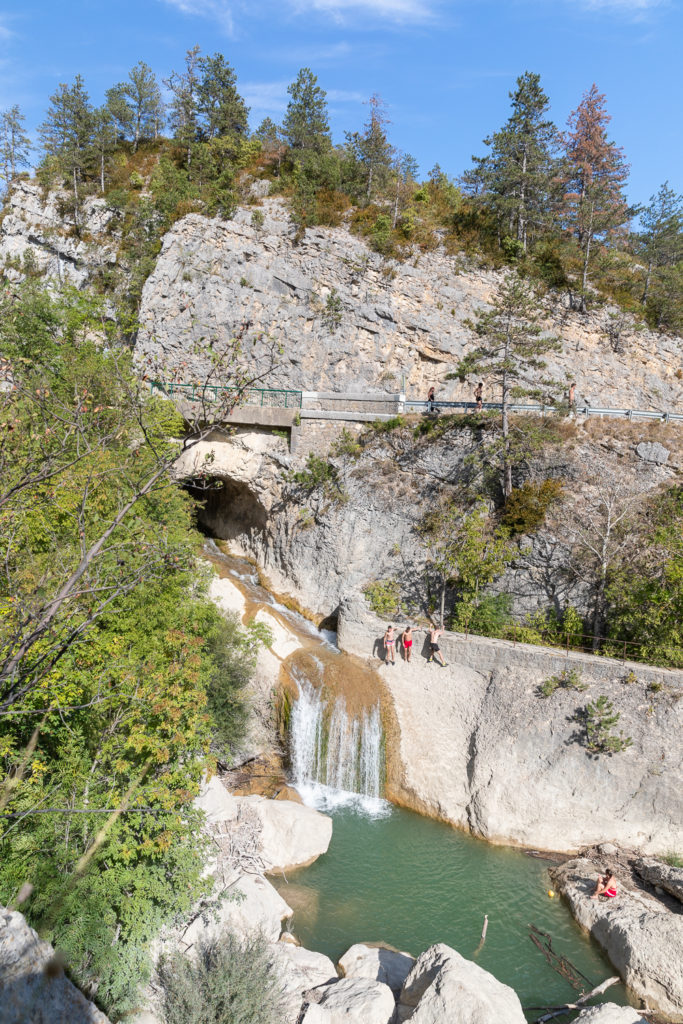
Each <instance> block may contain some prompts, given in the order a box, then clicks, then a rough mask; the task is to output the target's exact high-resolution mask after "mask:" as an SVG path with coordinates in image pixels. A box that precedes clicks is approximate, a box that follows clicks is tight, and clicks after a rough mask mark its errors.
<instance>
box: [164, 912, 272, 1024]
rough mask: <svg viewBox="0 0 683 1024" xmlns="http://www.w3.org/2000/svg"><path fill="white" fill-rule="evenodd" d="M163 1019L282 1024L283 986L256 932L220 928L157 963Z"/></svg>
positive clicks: (171, 1022) (175, 1023)
mask: <svg viewBox="0 0 683 1024" xmlns="http://www.w3.org/2000/svg"><path fill="white" fill-rule="evenodd" d="M157 973H158V976H159V985H160V988H161V1008H162V1015H163V1019H164V1024H281V1022H282V1020H283V1019H284V1014H285V1010H284V1001H283V986H282V982H281V981H280V977H279V975H278V972H277V969H276V967H275V966H274V965H273V963H272V954H271V953H270V952H269V950H268V945H267V943H266V942H265V940H264V939H262V938H260V937H255V938H250V939H239V938H237V937H236V936H235V935H234V934H233V933H232V932H227V931H226V932H223V933H222V934H220V935H216V936H214V937H212V938H208V939H205V940H203V941H200V942H198V943H197V945H196V946H195V947H194V949H193V950H192V955H191V956H186V955H185V954H183V953H181V952H180V950H176V951H175V952H174V953H172V954H169V955H167V956H164V957H162V958H161V961H160V963H159V965H158V968H157Z"/></svg>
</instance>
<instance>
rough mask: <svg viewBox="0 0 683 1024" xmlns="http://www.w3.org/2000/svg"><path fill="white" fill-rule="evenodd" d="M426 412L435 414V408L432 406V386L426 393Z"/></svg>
mask: <svg viewBox="0 0 683 1024" xmlns="http://www.w3.org/2000/svg"><path fill="white" fill-rule="evenodd" d="M427 412H436V406H435V405H434V385H433V384H432V386H431V388H430V389H429V391H428V392H427Z"/></svg>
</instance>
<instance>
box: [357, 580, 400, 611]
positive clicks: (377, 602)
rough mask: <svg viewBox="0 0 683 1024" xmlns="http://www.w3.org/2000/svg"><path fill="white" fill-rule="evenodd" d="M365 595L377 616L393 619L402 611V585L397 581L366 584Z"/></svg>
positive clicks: (375, 581)
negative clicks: (392, 617)
mask: <svg viewBox="0 0 683 1024" xmlns="http://www.w3.org/2000/svg"><path fill="white" fill-rule="evenodd" d="M363 593H364V594H365V596H366V597H367V599H368V604H369V605H370V607H371V608H372V610H373V612H376V613H377V615H384V616H389V617H391V616H392V615H396V614H397V613H398V612H400V610H401V584H400V583H399V582H398V580H396V579H393V578H392V579H388V580H373V581H372V583H366V585H365V586H364V587H363Z"/></svg>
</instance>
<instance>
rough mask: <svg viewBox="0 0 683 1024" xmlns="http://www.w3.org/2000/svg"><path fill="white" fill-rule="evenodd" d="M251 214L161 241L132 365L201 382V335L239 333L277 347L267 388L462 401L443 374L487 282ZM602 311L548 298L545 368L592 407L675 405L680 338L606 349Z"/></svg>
mask: <svg viewBox="0 0 683 1024" xmlns="http://www.w3.org/2000/svg"><path fill="white" fill-rule="evenodd" d="M258 212H259V214H260V215H261V216H260V217H258V218H256V219H255V218H254V209H253V208H241V209H238V210H237V212H236V214H235V216H234V218H233V219H232V220H230V221H224V220H220V219H213V220H210V219H207V218H206V217H203V216H200V215H199V214H190V215H188V216H186V217H184V218H183V219H182V220H180V221H178V222H177V223H176V224H175V225H174V226H173V228H172V230H171V231H169V232H168V234H167V235H166V236H165V238H164V242H163V248H162V251H161V254H160V256H159V258H158V261H157V265H156V269H155V270H154V271H153V272H152V274H151V275H150V277H149V278H148V279H147V282H146V285H145V288H144V292H143V296H142V305H141V309H140V323H141V329H140V332H139V336H138V341H137V347H136V352H137V355H138V358H139V359H140V361H141V362H142V363H144V364H145V365H146V366H148V367H150V368H153V369H154V372H155V373H157V374H158V375H160V376H162V375H163V374H164V373H166V374H171V373H176V372H178V373H180V375H181V376H186V377H188V379H192V380H201V379H202V377H203V375H204V374H205V373H206V368H207V365H208V364H207V360H206V358H205V356H204V355H203V354H202V353H203V352H206V351H207V350H208V347H209V346H210V345H211V343H212V339H216V338H218V339H223V340H224V339H227V338H230V337H232V336H235V335H237V334H242V332H244V337H248V338H250V339H251V338H254V339H256V344H255V345H253V346H252V345H251V344H250V346H249V352H250V353H253V356H254V357H256V356H258V355H259V354H260V352H261V351H262V348H263V343H264V341H263V339H265V338H267V337H269V338H272V339H274V340H275V341H276V342H278V343H279V345H280V346H281V356H280V357H279V365H278V366H277V368H276V370H275V371H274V372H273V374H272V376H271V378H270V381H271V383H272V384H273V385H275V386H283V385H286V386H287V387H292V388H301V389H304V390H315V389H318V390H336V391H344V390H347V391H348V390H353V389H363V390H377V391H396V390H397V389H398V387H399V386H400V384H401V382H402V380H403V379H405V384H406V390H407V392H408V395H409V397H410V396H411V395H412V396H416V397H418V398H421V397H423V396H424V395H425V394H426V390H427V387H428V386H429V385H430V384H437V385H439V394H440V395H441V397H442V398H444V399H446V398H447V397H456V398H461V397H467V398H468V399H469V398H471V391H472V387H473V385H472V384H471V383H469V384H467V385H466V386H464V387H463V385H460V384H458V383H457V382H453V381H450V382H446V381H445V377H446V374H447V372H448V371H449V370H451V369H452V368H453V365H454V363H455V362H456V361H457V360H458V359H459V358H460V357H461V356H462V355H463V353H464V352H465V351H466V350H467V348H468V346H471V344H472V340H473V335H472V333H471V331H470V330H469V329H468V327H467V326H466V324H465V321H466V320H467V318H469V317H471V316H472V315H473V314H475V313H476V311H477V309H478V308H480V307H481V306H482V305H483V304H485V303H486V302H487V300H488V299H489V297H490V295H491V293H492V292H493V290H494V289H495V286H496V282H497V278H498V275H497V274H496V273H494V272H492V271H486V270H480V269H477V267H476V265H475V264H474V263H473V262H472V261H468V260H466V259H465V258H464V257H463V256H449V255H447V254H446V253H445V251H444V250H443V249H437V250H435V251H433V252H430V253H424V254H419V253H416V255H415V256H414V258H413V259H411V260H408V261H406V262H404V263H397V262H395V261H394V260H387V259H385V258H384V257H382V256H380V255H378V254H377V253H374V252H372V251H370V250H369V249H368V248H367V246H366V245H365V243H364V242H363V241H362V240H360V239H358V238H356V237H354V236H353V235H352V234H350V233H349V231H348V230H347V229H346V228H344V227H342V228H334V229H330V228H310V229H308V230H307V231H306V232H305V233H304V237H303V238H302V239H301V240H299V241H297V240H296V238H295V230H294V227H293V225H292V223H291V221H290V218H289V212H288V209H287V206H286V205H285V203H284V201H282V200H279V199H266V200H265V201H264V202H263V205H262V206H261V207H260V208H259V209H258ZM261 218H262V223H261ZM608 313H609V310H608V309H602V310H598V311H595V312H592V313H589V314H588V315H584V316H582V315H580V314H577V313H572V312H569V311H568V310H567V309H566V307H565V304H564V302H563V300H562V297H558V298H557V299H556V301H555V302H554V303H553V302H551V301H549V302H548V328H549V330H552V331H553V332H554V333H556V334H559V335H560V336H561V337H562V340H563V349H562V352H561V353H560V354H559V355H558V356H557V357H553V358H552V359H550V360H549V361H548V367H549V373H550V374H551V375H553V376H554V377H555V378H558V379H560V380H563V381H565V380H567V379H568V377H569V376H572V377H574V379H576V380H577V382H578V387H577V399H579V400H580V401H586V402H588V403H590V404H593V405H599V406H602V405H607V406H617V407H624V406H627V407H628V406H630V407H633V408H653V409H659V408H668V409H673V408H674V407H676V406H679V405H680V404H681V400H682V399H683V380H681V378H680V377H679V376H677V375H676V371H677V370H679V366H680V354H681V344H680V339H677V338H671V337H665V336H662V335H658V334H655V333H653V332H650V331H635V330H630V331H627V332H626V334H625V337H624V352H623V353H622V354H618V353H615V352H613V351H612V349H611V347H610V344H609V342H608V340H607V336H606V328H607V322H608Z"/></svg>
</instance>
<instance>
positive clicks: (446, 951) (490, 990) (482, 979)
mask: <svg viewBox="0 0 683 1024" xmlns="http://www.w3.org/2000/svg"><path fill="white" fill-rule="evenodd" d="M399 1013H400V1019H401V1021H406V1020H409V1021H411V1022H412V1024H501V1022H502V1021H505V1024H524V1022H525V1017H524V1013H523V1011H522V1005H521V1003H520V1001H519V999H518V997H517V994H516V993H515V992H514V991H513V990H512V989H511V988H509V986H507V985H503V984H502V982H500V981H498V980H497V979H496V978H494V977H493V975H492V974H489V973H488V972H487V971H484V970H482V968H481V967H479V966H478V965H477V964H475V963H472V961H471V960H466V959H465V958H464V957H462V956H461V955H460V954H459V953H457V952H456V951H455V950H454V949H451V948H450V946H446V945H444V944H443V943H440V944H438V945H436V946H431V947H430V948H429V949H428V950H426V951H425V952H424V953H423V954H422V955H421V956H420V957H418V959H417V961H416V963H415V966H414V967H413V968H412V970H411V972H410V974H409V975H408V977H407V978H406V980H405V984H404V986H403V989H402V991H401V997H400V1001H399Z"/></svg>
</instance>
